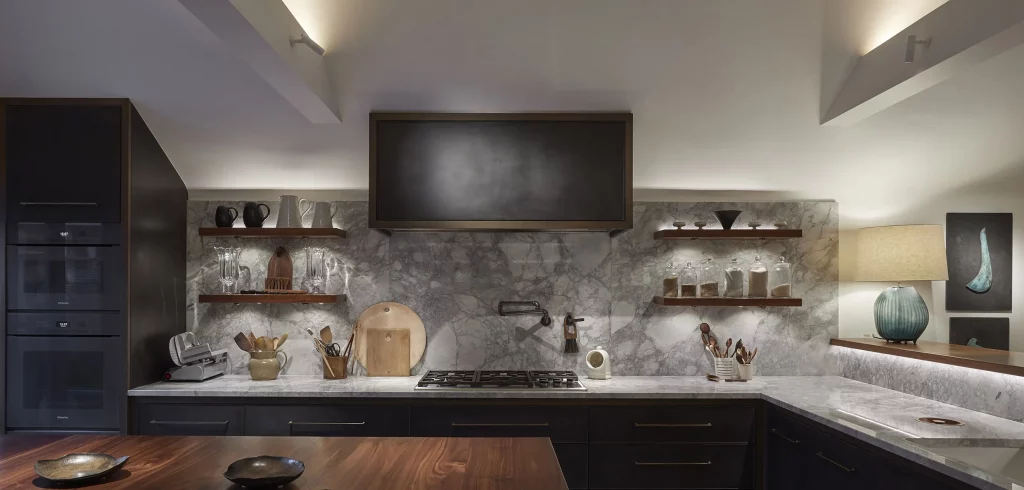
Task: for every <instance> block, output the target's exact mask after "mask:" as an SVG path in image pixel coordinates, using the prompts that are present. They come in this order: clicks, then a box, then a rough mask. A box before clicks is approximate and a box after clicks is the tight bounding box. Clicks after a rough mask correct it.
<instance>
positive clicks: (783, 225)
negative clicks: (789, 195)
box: [775, 219, 789, 230]
mask: <svg viewBox="0 0 1024 490" xmlns="http://www.w3.org/2000/svg"><path fill="white" fill-rule="evenodd" d="M775 228H776V229H779V230H785V229H786V228H789V223H786V222H785V221H783V220H781V219H780V220H778V221H776V222H775Z"/></svg>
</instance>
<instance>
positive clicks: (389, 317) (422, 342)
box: [352, 302, 427, 368]
mask: <svg viewBox="0 0 1024 490" xmlns="http://www.w3.org/2000/svg"><path fill="white" fill-rule="evenodd" d="M356 326H357V328H358V330H357V333H356V340H355V342H356V345H355V346H354V347H353V349H352V350H353V354H354V355H355V356H356V360H357V361H359V364H361V365H362V366H363V367H364V368H365V367H366V337H367V336H366V335H365V332H366V331H367V330H372V329H385V328H387V329H392V328H408V329H409V366H410V367H412V366H415V365H416V363H418V362H420V358H422V357H423V351H424V349H426V347H427V331H426V330H425V329H424V328H423V320H421V319H420V316H419V315H417V314H416V312H415V311H412V308H409V307H408V306H405V305H403V304H401V303H393V302H384V303H377V304H375V305H373V306H371V307H369V308H367V309H366V311H364V312H363V314H362V315H359V319H358V320H356Z"/></svg>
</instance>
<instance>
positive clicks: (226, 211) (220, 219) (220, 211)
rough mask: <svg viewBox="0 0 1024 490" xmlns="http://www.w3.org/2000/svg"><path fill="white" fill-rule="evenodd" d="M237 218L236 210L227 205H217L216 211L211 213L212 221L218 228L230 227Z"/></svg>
mask: <svg viewBox="0 0 1024 490" xmlns="http://www.w3.org/2000/svg"><path fill="white" fill-rule="evenodd" d="M237 218H238V210H237V209H235V208H232V207H228V206H217V211H216V212H215V213H213V222H214V223H216V224H217V226H218V227H219V228H231V225H233V224H234V223H235V219H237Z"/></svg>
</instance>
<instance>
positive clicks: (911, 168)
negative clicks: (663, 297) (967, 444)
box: [0, 0, 1024, 216]
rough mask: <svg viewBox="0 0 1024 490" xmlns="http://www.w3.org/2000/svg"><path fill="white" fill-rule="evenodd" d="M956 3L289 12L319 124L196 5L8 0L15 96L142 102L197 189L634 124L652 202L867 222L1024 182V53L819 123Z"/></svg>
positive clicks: (1, 16) (332, 174) (7, 61)
mask: <svg viewBox="0 0 1024 490" xmlns="http://www.w3.org/2000/svg"><path fill="white" fill-rule="evenodd" d="M943 2H944V0H901V1H900V2H892V1H890V0H731V1H727V2H726V1H721V0H645V1H643V2H636V1H621V0H517V1H514V2H511V1H504V0H417V1H410V0H286V3H287V4H288V6H289V8H290V9H291V10H292V12H293V14H294V15H295V16H296V18H297V19H298V20H299V21H300V23H302V24H303V26H304V27H305V28H306V29H307V31H308V32H309V34H310V35H311V37H313V39H314V40H316V41H318V42H319V43H320V44H322V45H323V46H324V47H325V48H327V55H326V58H325V59H326V63H327V67H328V70H329V74H330V77H331V80H332V83H333V85H334V92H335V93H336V94H337V97H338V104H339V108H340V112H341V114H342V118H343V119H342V122H341V123H340V124H322V125H315V124H312V123H309V122H308V121H307V120H305V119H304V118H303V117H302V116H301V115H300V114H299V113H298V112H297V111H296V110H295V109H294V108H293V107H292V106H290V105H289V104H288V103H287V102H286V101H285V100H284V99H283V98H282V97H281V96H280V95H279V94H278V93H277V92H276V91H275V90H274V89H273V88H271V87H270V86H269V85H268V84H267V83H266V82H265V81H263V79H262V78H260V77H259V76H258V75H257V74H256V73H255V72H254V71H253V70H252V69H251V68H249V66H248V65H246V64H245V63H243V62H242V61H241V60H239V59H237V58H236V57H234V56H233V55H232V53H230V52H229V51H228V50H227V49H226V48H225V47H224V46H223V45H222V44H220V43H219V42H218V41H217V40H216V39H215V38H213V37H212V35H211V34H210V33H209V32H208V31H207V30H206V29H205V28H204V27H203V26H202V24H200V23H199V22H198V21H197V20H196V19H195V18H193V17H192V16H191V15H190V14H189V12H188V11H187V10H185V9H184V8H183V7H182V6H181V5H180V4H178V2H177V1H174V0H146V1H139V0H82V1H71V0H5V1H4V2H3V3H2V4H0V96H54V97H72V96H77V97H96V96H103V97H130V98H131V99H133V100H134V101H135V102H136V104H137V105H138V106H139V107H140V111H141V112H142V114H143V116H144V118H145V119H146V121H147V122H148V123H149V124H150V126H151V127H152V129H153V131H154V133H155V135H156V137H157V139H158V140H159V141H160V143H161V145H162V146H163V147H164V149H165V151H166V152H167V153H168V155H169V156H170V158H171V160H172V162H173V163H174V165H175V167H176V168H177V169H178V172H179V173H180V174H181V176H182V178H183V179H184V181H185V184H186V185H187V186H188V187H189V188H190V189H193V190H199V189H365V188H366V187H367V183H368V171H367V139H368V137H367V113H368V112H369V111H371V110H429V111H473V112H482V111H527V110H536V111H550V110H630V111H632V112H633V113H634V167H635V170H634V184H635V186H636V187H637V188H640V189H687V190H704V191H706V190H716V191H744V192H745V193H747V194H746V195H750V196H753V197H756V196H758V195H762V194H761V193H762V192H763V193H765V194H763V195H772V196H783V197H791V198H814V199H837V200H839V201H840V204H841V206H840V207H841V209H843V210H844V213H853V214H854V215H857V214H860V215H865V216H867V215H871V214H872V213H879V212H883V211H884V210H885V209H887V208H891V207H892V206H894V205H914V203H924V202H930V201H932V200H934V199H935V198H936V196H941V195H943V194H945V193H948V192H954V191H956V190H957V189H960V188H965V187H969V186H972V185H974V184H976V183H977V182H989V181H992V180H997V181H998V180H999V178H998V177H999V176H1000V175H1004V174H1007V173H1010V174H1012V175H1021V173H1020V172H1016V171H1014V169H1015V168H1019V167H1021V166H1022V162H1024V137H1021V136H1022V135H1024V117H1021V114H1024V85H1022V84H1021V83H1020V80H1022V79H1024V49H1021V48H1017V49H1014V50H1011V51H1008V52H1006V53H1004V54H1002V55H999V56H998V57H996V58H993V59H991V60H989V61H987V62H985V63H983V64H981V65H977V66H975V67H974V68H973V69H972V70H970V71H969V72H968V73H964V74H962V75H958V76H957V77H955V78H953V79H951V80H948V81H946V82H944V83H942V84H939V85H938V86H935V87H933V88H931V89H928V90H926V91H924V92H922V93H920V94H918V95H916V96H914V97H912V98H910V99H908V100H906V101H904V102H902V103H900V104H898V105H896V106H893V107H891V108H889V109H887V110H885V111H883V112H881V113H879V114H877V115H874V116H872V117H870V118H869V119H867V120H865V121H862V122H860V123H858V124H856V125H854V126H852V127H822V126H821V125H819V114H820V113H821V111H822V104H823V102H822V101H823V100H824V101H825V102H824V103H825V105H827V104H828V103H829V102H830V101H831V97H832V95H834V94H835V92H836V91H837V90H838V89H839V87H840V86H841V83H842V80H843V79H844V77H845V76H846V74H848V73H849V70H850V69H851V68H852V66H853V63H854V62H855V60H856V57H857V56H858V55H860V54H863V53H864V52H866V51H868V50H870V48H871V47H873V46H874V45H877V44H879V43H880V42H881V41H883V40H885V39H886V38H888V37H889V36H891V35H892V34H894V33H895V32H898V31H899V30H900V29H902V28H904V27H906V26H907V25H909V24H910V23H912V22H914V21H915V20H917V19H918V18H920V17H921V16H923V15H925V14H926V13H927V12H929V11H931V10H932V9H934V8H935V7H937V6H938V5H941V4H942V3H943ZM897 4H898V5H897ZM753 191H758V192H753ZM641 195H642V194H641ZM894 196H897V197H896V198H894Z"/></svg>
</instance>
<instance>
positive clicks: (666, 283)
mask: <svg viewBox="0 0 1024 490" xmlns="http://www.w3.org/2000/svg"><path fill="white" fill-rule="evenodd" d="M661 295H662V296H664V297H666V298H675V297H678V296H679V274H676V271H675V267H673V266H672V264H669V265H668V269H666V270H665V278H664V279H662V281H661Z"/></svg>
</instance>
